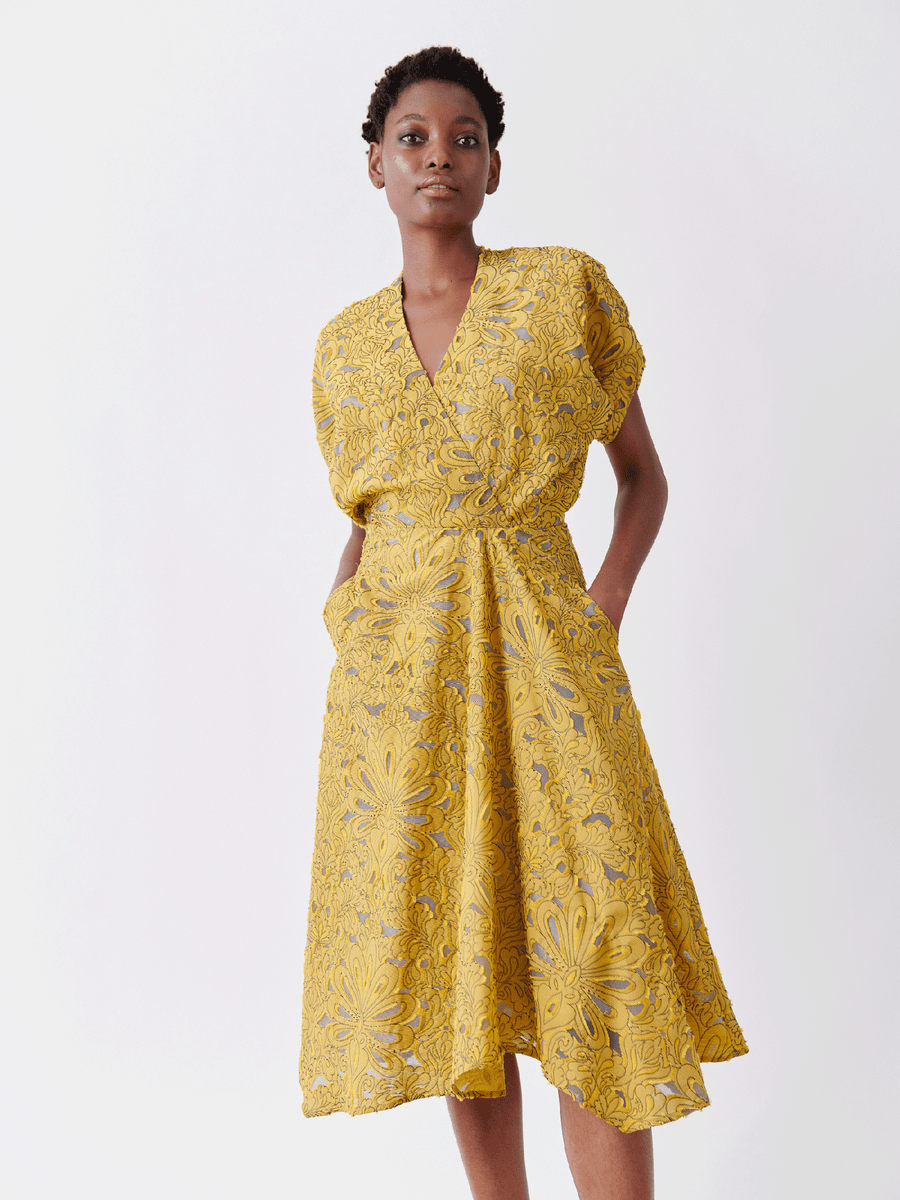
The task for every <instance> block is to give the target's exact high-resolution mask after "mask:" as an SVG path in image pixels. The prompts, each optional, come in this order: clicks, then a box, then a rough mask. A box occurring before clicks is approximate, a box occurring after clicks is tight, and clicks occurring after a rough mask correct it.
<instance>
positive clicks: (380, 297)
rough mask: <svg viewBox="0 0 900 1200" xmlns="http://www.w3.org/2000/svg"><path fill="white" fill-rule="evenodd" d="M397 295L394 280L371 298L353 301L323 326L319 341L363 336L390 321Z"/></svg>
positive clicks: (396, 286)
mask: <svg viewBox="0 0 900 1200" xmlns="http://www.w3.org/2000/svg"><path fill="white" fill-rule="evenodd" d="M398 294H399V292H398V281H397V280H395V281H394V282H393V283H390V284H388V285H387V286H386V287H383V288H380V289H379V290H378V291H377V292H373V293H372V295H371V296H365V297H364V298H363V299H362V300H354V301H353V303H352V304H348V305H347V307H346V308H342V309H341V311H340V312H339V313H337V314H336V315H335V316H333V317H332V318H331V320H330V321H328V322H327V323H326V324H325V325H323V327H322V330H321V332H320V333H319V341H320V342H322V341H326V340H328V339H330V338H352V337H353V336H365V335H366V334H367V333H368V332H370V331H371V330H373V329H374V327H375V326H381V325H383V324H384V322H385V321H386V320H387V321H390V320H391V318H392V316H393V314H392V313H391V310H392V309H393V308H394V307H395V306H396V301H397V296H398Z"/></svg>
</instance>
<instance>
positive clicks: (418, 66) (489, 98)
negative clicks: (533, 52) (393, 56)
mask: <svg viewBox="0 0 900 1200" xmlns="http://www.w3.org/2000/svg"><path fill="white" fill-rule="evenodd" d="M426 79H439V80H443V81H444V82H446V83H458V84H459V85H460V86H461V87H464V88H467V89H468V91H470V92H471V93H472V95H473V96H474V97H475V99H476V100H477V101H478V103H479V104H480V105H481V111H482V112H483V113H484V119H485V120H486V121H487V127H488V145H489V146H490V148H491V149H492V150H494V149H496V147H497V143H498V142H499V141H500V139H501V137H503V130H504V129H505V128H506V126H505V125H504V124H503V96H502V94H501V93H500V92H498V91H497V90H496V88H493V87H491V85H490V83H489V82H488V77H487V75H485V73H484V71H482V69H481V67H479V65H478V63H477V62H476V61H475V60H474V58H466V57H465V55H463V54H461V53H460V51H459V50H457V49H456V48H455V47H453V46H429V47H428V49H427V50H420V51H419V52H418V54H407V56H406V58H401V59H400V61H399V62H398V63H397V64H396V65H395V66H393V67H388V69H387V70H386V71H385V73H384V75H383V76H382V78H381V79H379V80H378V83H376V85H375V91H374V92H373V93H372V99H371V100H370V101H369V111H368V113H367V114H366V117H367V119H366V120H365V121H363V127H362V135H363V137H364V138H365V140H366V141H367V142H380V141H381V139H382V137H383V136H384V122H385V118H386V117H387V115H388V113H389V112H390V110H391V109H392V108H393V107H394V105H395V104H396V103H397V100H398V98H399V96H400V93H401V92H402V91H403V90H404V88H408V87H409V85H410V84H411V83H421V82H422V81H423V80H426Z"/></svg>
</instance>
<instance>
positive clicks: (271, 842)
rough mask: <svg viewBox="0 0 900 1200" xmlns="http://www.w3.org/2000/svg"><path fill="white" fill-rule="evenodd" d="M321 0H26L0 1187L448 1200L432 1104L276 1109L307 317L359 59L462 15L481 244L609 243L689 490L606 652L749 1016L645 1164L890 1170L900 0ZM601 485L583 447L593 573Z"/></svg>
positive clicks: (14, 61) (355, 249)
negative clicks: (327, 1113)
mask: <svg viewBox="0 0 900 1200" xmlns="http://www.w3.org/2000/svg"><path fill="white" fill-rule="evenodd" d="M311 8H312V6H311V5H304V4H300V3H288V2H287V0H252V2H251V0H215V3H213V2H212V0H207V2H202V0H154V3H152V4H147V3H137V2H136V0H130V2H129V0H118V2H113V0H108V2H106V3H102V2H100V0H79V2H78V3H75V4H72V3H63V2H62V0H59V2H57V3H48V2H46V0H6V4H5V5H4V9H3V18H2V21H3V27H2V29H0V81H2V83H0V86H2V89H3V93H4V96H3V100H4V104H3V107H4V111H5V117H4V128H3V135H2V162H3V177H4V182H3V187H2V193H0V205H2V209H3V220H2V237H3V241H4V248H3V264H2V273H3V289H4V301H3V302H4V311H3V318H2V342H3V353H2V370H3V376H4V379H3V401H2V402H3V430H4V431H3V436H2V449H0V455H2V462H0V467H2V487H3V491H4V496H3V503H2V519H3V524H4V533H3V539H4V540H3V546H2V563H3V588H2V601H0V602H2V605H3V621H2V628H3V635H4V650H3V667H2V672H3V680H4V691H5V699H6V707H5V711H4V714H3V722H2V731H3V736H4V742H5V753H4V781H3V809H4V822H5V833H4V836H3V863H2V889H3V895H2V920H3V928H4V944H3V948H2V962H3V970H4V975H5V976H6V982H5V983H4V984H3V987H2V1004H3V1006H4V1013H3V1018H2V1033H3V1037H4V1039H5V1040H6V1042H7V1045H6V1048H5V1050H4V1061H5V1066H4V1076H5V1083H4V1091H5V1101H6V1103H7V1105H8V1108H7V1111H6V1112H5V1114H4V1115H3V1119H2V1129H3V1132H4V1134H5V1135H6V1136H7V1137H8V1139H9V1146H8V1148H7V1150H6V1151H5V1152H4V1155H3V1160H2V1161H3V1166H2V1168H0V1171H2V1174H3V1177H4V1180H0V1182H4V1183H5V1191H6V1194H7V1195H9V1196H11V1197H13V1198H14V1200H32V1198H39V1200H43V1198H45V1197H48V1198H49V1197H54V1198H55V1197H57V1196H66V1197H71V1198H72V1200H80V1198H81V1197H85V1198H87V1197H90V1198H91V1200H107V1198H108V1200H121V1198H122V1197H127V1198H128V1200H143V1198H145V1197H146V1198H153V1200H156V1198H158V1197H160V1196H171V1197H176V1198H178V1200H180V1198H181V1197H185V1198H190V1200H194V1198H196V1197H206V1196H210V1197H216V1200H232V1198H234V1200H238V1198H241V1200H243V1198H245V1197H247V1198H249V1197H254V1198H255V1197H262V1196H264V1197H266V1198H267V1200H288V1198H294V1197H307V1196H308V1197H311V1196H319V1195H327V1196H329V1197H335V1198H342V1197H357V1196H362V1195H365V1196H366V1197H370V1198H371V1200H380V1198H385V1200H387V1198H394V1197H396V1196H398V1195H409V1196H415V1197H418V1196H422V1197H428V1198H429V1200H430V1198H432V1197H433V1198H435V1200H444V1198H447V1200H449V1198H451V1197H453V1198H458V1197H462V1196H464V1195H466V1194H467V1190H466V1185H465V1180H464V1176H463V1173H462V1169H461V1167H460V1165H459V1163H458V1159H457V1154H456V1149H455V1144H454V1143H453V1140H452V1135H451V1132H450V1127H449V1122H448V1120H447V1117H446V1115H445V1112H444V1102H443V1101H442V1100H422V1101H418V1102H416V1103H414V1104H407V1105H404V1106H402V1107H401V1108H399V1109H396V1110H393V1111H392V1112H389V1113H381V1114H377V1115H367V1116H365V1117H361V1118H358V1119H355V1120H352V1121H351V1118H349V1117H346V1116H343V1115H338V1116H332V1117H328V1118H322V1119H316V1120H306V1119H305V1118H303V1117H302V1116H301V1114H300V1100H301V1097H300V1091H299V1087H298V1085H297V1083H296V1058H297V1053H298V1050H299V1040H300V994H301V993H300V989H301V966H302V953H303V939H304V925H305V917H306V897H307V879H308V874H309V864H310V855H311V838H312V833H313V814H314V802H315V784H316V769H317V756H318V749H319V745H318V743H319V736H320V732H321V721H322V711H323V701H324V689H325V682H326V678H327V673H328V669H329V667H330V664H331V659H332V651H331V647H330V643H329V641H328V638H327V635H326V634H325V630H324V627H323V625H322V623H321V617H320V613H321V608H322V604H323V601H324V598H325V595H326V593H327V591H328V589H329V587H330V584H331V580H332V577H333V574H334V570H335V567H336V560H337V555H338V551H339V546H340V544H341V543H342V541H343V539H344V538H345V537H346V534H347V528H346V527H347V524H348V523H347V521H346V519H345V518H343V517H342V516H341V514H340V513H339V512H338V510H337V508H336V507H335V506H334V504H333V503H332V501H331V498H330V495H329V493H328V489H327V482H326V475H325V469H324V466H323V464H322V463H321V461H320V459H319V458H318V452H317V450H316V447H315V442H314V437H313V427H312V421H311V415H310V408H309V374H310V368H311V357H312V349H313V344H314V340H315V335H316V333H317V332H318V329H319V328H320V327H321V326H322V325H323V324H324V323H325V321H326V320H327V319H328V318H329V317H330V316H332V315H333V314H334V313H335V312H336V311H338V310H339V309H340V308H342V307H343V306H344V305H345V304H347V303H349V302H350V301H352V300H354V299H357V298H359V297H361V296H364V295H367V294H369V293H370V292H372V291H374V290H376V289H377V288H379V287H381V286H382V285H383V284H385V283H387V282H389V281H390V280H391V279H393V278H394V277H395V276H396V274H397V273H398V272H399V269H400V253H399V241H398V237H397V234H396V227H395V225H394V223H393V218H392V217H391V215H390V213H389V211H388V209H387V206H386V204H385V202H384V196H383V195H379V194H377V193H376V192H375V191H374V190H373V189H372V188H371V186H370V185H369V183H368V181H367V179H366V176H365V155H364V151H365V146H364V143H363V142H362V139H361V138H360V136H359V125H360V122H361V121H362V119H363V117H364V115H365V108H366V104H367V101H368V96H369V93H370V91H371V88H372V86H373V84H374V81H375V80H376V79H377V78H378V77H379V76H380V75H381V73H382V71H383V69H384V67H385V66H387V65H388V64H389V63H391V62H394V61H396V60H397V59H398V58H400V57H401V56H402V55H403V54H405V53H408V52H410V51H414V50H417V49H419V48H421V47H422V46H425V45H429V44H432V43H437V42H440V43H446V42H449V43H450V44H454V45H458V46H459V47H460V48H461V49H462V50H463V51H464V52H465V53H467V54H471V55H474V56H475V57H476V58H478V59H479V60H480V61H481V62H482V63H483V65H484V66H485V68H486V69H487V71H488V73H489V75H490V77H491V79H492V81H493V82H494V84H495V85H496V86H497V87H499V88H500V89H501V90H502V91H503V92H504V95H505V98H506V101H507V124H508V133H507V134H506V136H505V138H504V139H503V142H502V143H501V154H502V157H503V162H504V169H503V178H502V181H501V187H500V190H499V191H498V193H497V194H496V196H494V197H492V198H489V199H488V201H487V204H486V207H485V212H484V214H483V216H482V218H481V220H480V222H479V224H478V226H476V235H477V236H478V238H479V240H480V241H481V242H483V243H484V244H486V245H489V246H493V247H497V248H500V247H503V246H506V245H510V244H532V245H533V244H547V243H561V244H564V245H570V246H576V247H578V248H580V249H583V250H586V251H588V252H589V253H591V254H593V255H594V256H595V257H596V258H598V259H600V260H601V261H602V262H604V263H605V264H606V266H607V268H608V270H609V273H610V276H611V278H612V279H613V281H614V282H615V283H616V285H617V286H618V287H619V289H620V290H621V291H622V293H623V295H624V296H625V298H626V300H627V301H628V303H629V306H630V308H631V315H632V319H633V322H634V324H635V327H636V329H637V332H638V336H639V337H640V339H641V341H642V342H643V344H644V347H645V350H646V353H647V358H648V369H647V372H646V375H645V378H644V384H643V386H642V389H641V392H642V399H643V402H644V407H645V411H646V413H647V416H648V420H649V422H650V427H651V430H652V431H653V433H654V436H655V439H656V442H657V445H658V448H659V451H660V454H661V457H662V459H663V463H664V465H665V467H666V470H667V473H668V476H669V482H670V489H671V500H670V507H669V513H668V516H667V519H666V522H665V524H664V526H663V531H662V534H661V537H660V540H659V542H658V543H657V546H656V548H655V549H654V551H653V553H652V555H651V558H650V560H649V562H648V564H647V566H646V568H645V570H644V573H643V574H642V576H641V579H640V581H639V583H638V587H637V591H636V593H635V596H634V599H633V601H632V604H631V606H630V608H629V611H628V614H627V616H626V619H625V624H624V627H623V636H622V651H623V655H624V658H625V662H626V665H627V666H628V668H629V671H630V674H631V676H632V681H633V684H634V689H635V693H636V696H637V699H638V703H639V705H640V708H641V711H642V713H643V717H644V723H645V727H646V730H647V733H648V737H649V740H650V744H651V746H652V748H653V751H654V757H655V759H656V762H657V766H658V768H659V770H660V774H661V778H662V781H663V786H664V788H665V790H666V793H667V796H668V799H669V803H670V805H671V808H672V810H673V814H674V818H675V822H676V826H677V828H678V831H679V835H680V837H681V840H682V844H683V846H684V848H685V852H686V854H687V858H688V862H689V863H690V865H691V868H692V871H693V874H694V878H695V882H696V884H697V887H698V891H699V895H700V898H701V902H702V904H703V907H704V912H705V915H706V919H707V923H708V925H709V927H710V931H711V935H712V939H713V944H714V946H715V948H716V950H717V953H718V956H719V961H720V965H721V967H722V970H723V973H724V977H725V981H726V984H727V986H728V988H729V991H730V993H731V995H732V998H733V1000H734V1003H735V1008H736V1011H737V1015H738V1019H739V1020H740V1021H741V1023H742V1024H743V1026H744V1029H745V1032H746V1035H747V1038H748V1040H749V1042H750V1046H751V1053H750V1055H749V1056H747V1057H746V1058H743V1059H740V1060H737V1061H735V1062H732V1063H729V1064H726V1065H718V1066H717V1065H713V1066H710V1067H708V1068H707V1071H706V1077H707V1083H708V1086H709V1090H710V1092H711V1095H712V1100H713V1105H712V1107H711V1108H710V1109H708V1110H707V1111H706V1112H704V1113H701V1114H698V1115H696V1116H694V1117H692V1118H691V1119H690V1120H687V1121H680V1122H676V1123H675V1124H673V1125H670V1126H667V1127H665V1128H663V1129H660V1130H658V1131H657V1133H656V1135H655V1140H656V1147H657V1169H658V1191H659V1195H660V1196H661V1197H666V1198H667V1200H679V1198H682V1197H684V1198H686V1197H691V1200H705V1198H709V1200H712V1198H714V1197H715V1198H717V1200H718V1198H719V1197H722V1196H728V1197H729V1198H730V1200H744V1198H746V1200H750V1198H753V1200H758V1198H759V1197H761V1196H765V1197H771V1198H773V1200H782V1198H784V1200H788V1198H790V1200H794V1198H796V1197H798V1196H804V1197H805V1196H815V1197H817V1198H823V1200H825V1198H830V1197H835V1198H837V1197H845V1196H847V1195H864V1196H866V1197H867V1200H879V1198H881V1197H889V1196H893V1195H896V1191H895V1188H896V1186H897V1179H896V1175H894V1177H893V1178H892V1177H891V1172H896V1165H895V1164H896V1156H895V1155H894V1156H893V1157H892V1158H891V1159H889V1158H888V1156H887V1152H886V1147H885V1140H884V1139H885V1138H886V1137H888V1136H889V1132H888V1131H890V1132H893V1124H894V1122H893V1121H890V1122H889V1117H892V1116H893V1111H892V1100H891V1099H890V1097H891V1096H892V1094H893V1089H894V1087H895V1085H896V1077H897V1071H898V1066H900V1064H898V1062H897V1059H896V1049H897V1047H896V1040H897V1035H896V1028H897V1017H896V994H897V991H896V989H897V984H898V977H897V973H896V965H895V964H896V957H897V943H896V932H895V930H896V917H895V905H896V901H895V891H896V877H897V869H896V858H897V852H896V847H897V844H898V841H897V834H898V830H897V826H896V822H895V815H894V810H895V808H896V785H895V774H894V771H893V755H889V749H890V742H891V740H892V735H893V734H894V731H895V729H896V724H897V710H896V704H895V693H896V687H895V679H896V670H897V667H896V660H895V659H894V661H892V657H893V656H894V655H895V653H896V648H897V647H896V638H895V625H896V595H897V580H896V566H895V564H894V563H893V562H892V559H893V556H894V553H895V545H896V541H897V513H896V509H895V508H894V505H895V492H896V471H895V464H894V461H893V455H894V452H895V446H896V439H897V434H898V428H897V407H898V405H897V399H898V396H897V384H896V365H895V359H896V349H895V347H896V339H897V332H896V331H897V321H898V315H900V313H898V303H897V301H898V296H897V290H896V284H897V272H896V266H897V254H896V251H897V230H898V224H900V223H898V221H897V213H898V212H900V197H898V169H897V164H896V158H894V159H893V161H892V159H891V157H890V156H891V155H893V154H894V151H895V148H896V146H897V144H898V129H897V125H898V122H897V115H898V110H897V102H896V93H895V85H896V73H897V65H896V53H897V49H898V42H900V38H898V32H900V30H898V10H897V8H896V6H895V5H893V4H891V3H888V2H887V0H853V3H850V2H849V0H848V2H846V3H838V2H837V0H777V2H775V0H756V2H755V3H752V4H751V3H749V2H739V3H733V2H728V0H724V2H723V0H715V2H714V0H708V2H707V0H685V2H683V3H678V2H666V0H632V3H630V4H627V5H625V4H621V3H611V2H609V0H592V3H590V4H589V5H588V4H585V5H584V6H583V7H582V6H581V5H579V4H574V3H570V2H567V0H560V2H558V3H555V4H553V5H546V4H544V3H538V2H535V0H528V2H524V0H523V2H520V3H519V4H517V5H513V6H510V5H487V4H483V3H474V2H472V0H458V2H456V3H453V4H449V3H448V4H446V5H441V6H439V5H431V6H426V5H424V4H421V3H418V4H413V3H393V4H391V3H387V4H385V5H381V6H377V5H371V4H364V3H362V2H361V0H348V2H347V3H344V4H343V5H340V6H338V5H316V6H315V12H311ZM611 504H612V488H611V473H610V471H609V469H608V466H607V463H606V458H605V455H604V454H603V452H602V450H600V449H599V448H598V449H597V450H596V457H595V458H592V465H591V468H590V470H589V477H588V480H587V483H586V486H585V490H584V493H583V497H582V499H581V500H580V501H579V504H578V505H577V507H576V509H575V510H574V511H573V515H572V527H573V531H574V533H575V536H576V543H577V545H578V547H579V550H580V552H581V555H582V560H583V562H584V566H585V570H586V572H587V573H588V575H589V577H590V576H592V574H593V573H594V571H596V568H597V566H598V564H599V561H600V558H601V555H602V552H603V549H604V547H605V544H606V540H607V538H608V534H609V529H610V521H611ZM892 509H893V511H892ZM892 1056H894V1057H893V1059H892ZM520 1063H521V1065H522V1070H523V1076H524V1083H525V1092H526V1105H527V1131H526V1132H527V1137H528V1162H529V1170H530V1174H531V1178H532V1195H533V1197H534V1198H535V1200H540V1197H554V1200H559V1198H563V1200H566V1198H571V1197H573V1196H574V1190H573V1188H572V1186H571V1183H570V1182H569V1178H568V1172H567V1170H566V1167H565V1162H564V1157H563V1151H562V1145H561V1140H560V1137H559V1133H558V1126H557V1118H556V1102H555V1093H554V1091H553V1089H552V1088H551V1087H550V1085H549V1084H547V1083H545V1082H544V1081H543V1079H542V1077H541V1075H540V1071H539V1069H538V1068H537V1066H536V1064H534V1063H533V1062H531V1061H529V1060H523V1059H520ZM891 1140H892V1139H891Z"/></svg>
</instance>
